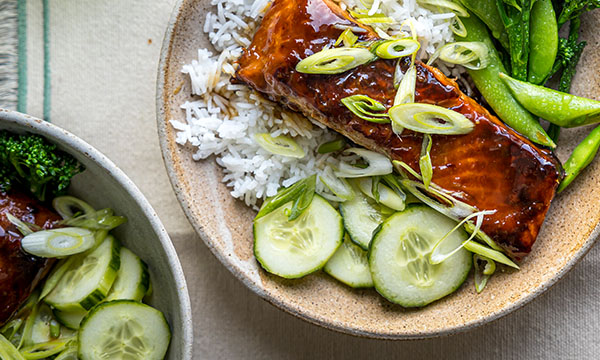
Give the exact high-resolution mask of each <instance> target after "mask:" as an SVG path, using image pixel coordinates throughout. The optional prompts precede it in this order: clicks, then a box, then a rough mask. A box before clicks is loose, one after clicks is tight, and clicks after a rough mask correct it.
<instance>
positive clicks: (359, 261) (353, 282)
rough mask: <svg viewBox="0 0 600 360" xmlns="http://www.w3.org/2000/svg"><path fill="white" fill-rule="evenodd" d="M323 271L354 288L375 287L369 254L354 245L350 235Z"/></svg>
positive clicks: (345, 238)
mask: <svg viewBox="0 0 600 360" xmlns="http://www.w3.org/2000/svg"><path fill="white" fill-rule="evenodd" d="M323 270H324V271H325V272H326V273H328V274H329V275H331V276H333V277H334V278H335V279H337V280H339V281H341V282H342V283H344V284H346V285H348V286H350V287H353V288H365V287H372V286H373V279H372V278H371V271H370V270H369V260H368V259H367V252H366V251H364V250H363V249H362V248H361V247H360V246H358V245H356V244H355V243H353V242H352V241H351V240H350V236H348V234H346V236H345V237H344V243H343V244H342V246H340V248H339V249H337V251H336V252H335V254H333V256H332V257H331V259H329V261H328V262H327V264H325V267H324V268H323Z"/></svg>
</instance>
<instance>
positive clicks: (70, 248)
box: [21, 227, 95, 258]
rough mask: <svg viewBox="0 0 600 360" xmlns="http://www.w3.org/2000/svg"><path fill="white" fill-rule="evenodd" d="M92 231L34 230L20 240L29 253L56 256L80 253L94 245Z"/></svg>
mask: <svg viewBox="0 0 600 360" xmlns="http://www.w3.org/2000/svg"><path fill="white" fill-rule="evenodd" d="M94 244H95V241H94V233H93V232H91V231H89V230H87V229H82V228H74V227H71V228H59V229H52V230H43V231H38V232H34V233H33V234H29V235H27V236H25V237H24V238H23V239H22V240H21V247H22V248H23V250H25V251H26V252H28V253H29V254H32V255H35V256H39V257H45V258H56V257H64V256H69V255H75V254H80V253H82V252H84V251H86V250H89V249H91V248H92V246H94Z"/></svg>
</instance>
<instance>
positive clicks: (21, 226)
mask: <svg viewBox="0 0 600 360" xmlns="http://www.w3.org/2000/svg"><path fill="white" fill-rule="evenodd" d="M6 218H7V219H8V221H9V222H10V223H11V224H13V225H14V226H16V227H17V229H18V230H19V232H20V233H21V234H22V235H23V236H27V235H29V234H33V232H34V229H33V227H34V226H36V225H35V224H30V223H26V222H24V221H22V220H21V219H18V218H17V217H16V216H14V215H13V214H11V213H8V212H7V213H6ZM38 228H39V227H38ZM36 230H37V229H36Z"/></svg>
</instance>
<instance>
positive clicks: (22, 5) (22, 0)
mask: <svg viewBox="0 0 600 360" xmlns="http://www.w3.org/2000/svg"><path fill="white" fill-rule="evenodd" d="M18 1H19V2H18V3H17V12H18V19H19V20H18V21H19V26H18V30H17V34H18V35H17V36H18V38H19V45H18V47H19V50H18V53H19V65H18V73H19V90H18V93H17V111H20V112H22V113H25V112H27V0H18Z"/></svg>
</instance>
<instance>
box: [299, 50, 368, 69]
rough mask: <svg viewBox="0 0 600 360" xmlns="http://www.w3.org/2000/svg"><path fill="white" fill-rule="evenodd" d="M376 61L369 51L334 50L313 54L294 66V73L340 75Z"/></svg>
mask: <svg viewBox="0 0 600 360" xmlns="http://www.w3.org/2000/svg"><path fill="white" fill-rule="evenodd" d="M375 59H377V56H376V55H375V54H373V53H372V52H371V51H369V49H365V48H348V47H343V48H335V49H325V50H321V51H319V52H318V53H315V54H313V55H311V56H309V57H307V58H305V59H303V60H301V61H300V62H299V63H298V64H297V65H296V71H298V72H301V73H304V74H340V73H343V72H345V71H348V70H350V69H354V68H355V67H357V66H360V65H363V64H366V63H369V62H371V61H373V60H375Z"/></svg>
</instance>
